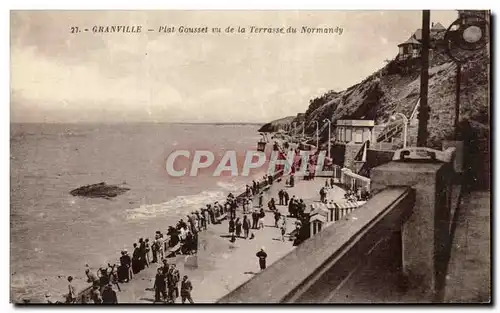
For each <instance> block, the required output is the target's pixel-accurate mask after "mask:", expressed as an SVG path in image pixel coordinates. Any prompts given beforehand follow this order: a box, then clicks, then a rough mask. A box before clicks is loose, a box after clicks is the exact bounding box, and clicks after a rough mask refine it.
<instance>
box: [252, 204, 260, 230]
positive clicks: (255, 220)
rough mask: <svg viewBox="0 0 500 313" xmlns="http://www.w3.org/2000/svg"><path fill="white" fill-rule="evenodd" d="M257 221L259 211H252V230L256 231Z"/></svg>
mask: <svg viewBox="0 0 500 313" xmlns="http://www.w3.org/2000/svg"><path fill="white" fill-rule="evenodd" d="M258 221H259V211H257V209H254V210H253V212H252V229H257V222H258Z"/></svg>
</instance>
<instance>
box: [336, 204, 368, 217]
mask: <svg viewBox="0 0 500 313" xmlns="http://www.w3.org/2000/svg"><path fill="white" fill-rule="evenodd" d="M365 203H366V201H348V202H342V203H335V204H334V205H335V214H334V217H333V218H334V221H338V220H340V219H341V218H343V217H344V216H346V215H347V214H349V213H351V212H352V211H354V210H355V209H357V208H358V207H360V206H361V205H363V204H365Z"/></svg>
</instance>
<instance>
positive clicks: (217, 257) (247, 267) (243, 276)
mask: <svg viewBox="0 0 500 313" xmlns="http://www.w3.org/2000/svg"><path fill="white" fill-rule="evenodd" d="M324 184H325V179H324V178H317V179H315V180H312V181H302V180H299V181H297V182H296V184H295V186H294V187H293V188H288V187H287V188H286V190H287V191H288V193H289V194H290V197H291V196H292V195H295V196H296V198H298V199H300V198H302V199H304V201H305V202H306V204H308V205H309V203H312V202H313V201H318V200H319V193H318V192H319V189H320V188H321V187H322V186H324ZM281 188H285V187H284V180H283V181H281V182H275V183H274V184H273V185H272V186H271V188H270V189H269V191H268V192H266V195H265V196H264V204H267V201H268V200H269V199H270V197H271V196H273V197H274V198H275V200H276V199H277V193H278V190H279V189H281ZM343 195H344V192H343V190H341V189H340V188H338V187H334V189H331V190H330V194H329V198H330V199H339V198H340V199H342V198H343ZM253 203H254V204H257V203H258V201H257V200H254V202H253ZM276 203H278V201H276ZM265 206H266V208H267V205H265ZM277 207H278V210H279V211H280V212H281V213H282V214H287V213H288V208H287V207H285V206H277ZM242 215H243V214H242V212H238V216H240V217H241V218H242ZM294 221H295V219H293V218H287V232H290V231H291V230H293V228H294ZM264 224H265V227H264V229H261V230H253V232H254V234H255V238H254V239H252V240H245V239H237V240H236V242H234V243H231V242H230V241H229V237H228V236H227V233H228V221H224V222H223V223H222V224H218V225H209V229H208V230H206V231H203V232H202V234H201V236H203V240H205V241H206V242H207V246H206V249H205V251H199V253H198V256H197V261H198V267H196V268H190V267H189V266H187V265H185V263H186V257H185V256H177V257H176V258H175V260H174V259H170V260H169V263H176V264H177V268H178V269H179V271H180V273H181V276H182V275H188V276H189V278H190V280H191V282H192V284H193V291H192V296H193V300H194V301H195V302H198V303H213V302H215V301H216V300H218V299H219V298H221V297H222V296H224V295H226V294H227V293H229V292H230V291H231V290H233V289H235V288H236V287H238V286H239V285H241V284H243V283H244V282H246V281H247V280H249V279H250V278H251V277H252V276H253V275H255V274H256V273H258V272H259V265H258V259H257V257H256V256H255V254H256V253H257V251H258V250H260V248H261V247H264V249H265V251H266V252H267V255H268V257H267V265H268V266H269V265H271V264H272V263H274V262H275V261H277V260H278V259H280V258H281V257H283V256H285V255H286V254H287V253H289V252H290V251H291V250H292V249H294V247H293V246H292V242H291V241H288V240H287V238H285V242H282V241H281V239H280V237H281V234H280V231H279V229H278V228H275V227H274V217H273V214H272V213H271V212H269V211H266V217H265V218H264ZM153 232H154V231H153ZM157 268H158V265H156V264H153V265H152V266H151V267H150V268H148V269H146V270H144V271H142V272H140V273H139V274H137V275H136V277H135V278H134V280H133V281H132V282H130V283H128V284H122V285H121V288H122V291H121V292H118V293H117V294H118V301H119V302H120V303H152V302H153V301H154V292H153V291H152V289H151V288H152V286H153V281H154V276H155V274H156V269H157ZM147 289H148V290H147ZM263 292H265V291H263ZM178 300H180V299H178Z"/></svg>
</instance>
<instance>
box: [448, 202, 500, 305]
mask: <svg viewBox="0 0 500 313" xmlns="http://www.w3.org/2000/svg"><path fill="white" fill-rule="evenodd" d="M490 201H491V199H490V193H489V192H472V193H471V194H470V195H468V196H466V197H464V200H463V202H462V206H461V208H460V211H459V212H458V213H459V214H458V219H457V224H456V230H455V237H454V240H453V244H452V247H451V255H450V263H449V265H448V275H447V276H446V287H445V295H444V302H448V303H484V302H489V301H490V300H491V277H490V276H491V254H490V252H491V230H490V214H491V206H490Z"/></svg>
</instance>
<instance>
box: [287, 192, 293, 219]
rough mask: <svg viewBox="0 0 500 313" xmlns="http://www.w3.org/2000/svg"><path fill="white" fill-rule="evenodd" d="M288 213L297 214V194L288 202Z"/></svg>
mask: <svg viewBox="0 0 500 313" xmlns="http://www.w3.org/2000/svg"><path fill="white" fill-rule="evenodd" d="M288 215H290V216H292V217H294V216H295V196H293V197H292V199H290V201H289V202H288Z"/></svg>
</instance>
